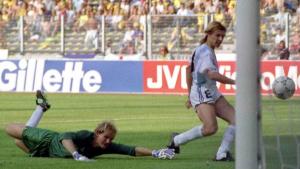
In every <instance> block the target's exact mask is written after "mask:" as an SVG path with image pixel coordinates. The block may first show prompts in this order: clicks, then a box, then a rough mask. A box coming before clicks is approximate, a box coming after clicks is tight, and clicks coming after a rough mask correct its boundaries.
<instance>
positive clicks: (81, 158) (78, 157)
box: [72, 151, 92, 161]
mask: <svg viewBox="0 0 300 169" xmlns="http://www.w3.org/2000/svg"><path fill="white" fill-rule="evenodd" d="M72 156H73V158H74V160H76V161H92V160H90V159H89V158H87V157H86V156H84V155H81V154H79V153H78V152H77V151H75V152H74V153H72Z"/></svg>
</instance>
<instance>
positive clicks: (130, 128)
mask: <svg viewBox="0 0 300 169" xmlns="http://www.w3.org/2000/svg"><path fill="white" fill-rule="evenodd" d="M227 98H228V99H229V101H230V102H231V103H232V104H233V105H234V97H227ZM48 99H49V101H50V103H51V104H52V108H51V109H50V110H49V111H48V112H46V113H45V115H44V117H43V119H42V120H41V122H40V124H39V126H38V127H41V128H48V129H52V130H55V131H76V130H81V129H88V130H93V129H94V128H95V127H96V125H97V124H98V123H99V122H101V121H102V120H113V121H114V122H115V124H116V126H117V128H118V135H117V137H116V139H115V142H119V143H123V144H129V145H136V146H144V147H148V148H152V149H155V148H162V147H165V146H166V144H167V143H168V141H169V136H170V133H172V132H174V131H176V132H182V131H185V130H187V129H190V128H191V127H193V126H195V125H198V124H199V123H200V122H199V120H198V119H197V117H196V115H195V113H194V112H193V111H192V110H187V109H185V107H184V102H185V100H186V96H179V95H118V94H115V95H109V94H105V95H102V94H48ZM34 100H35V96H34V94H33V93H1V94H0V105H1V106H0V115H1V116H0V124H1V128H0V148H1V149H0V168H1V169H19V168H20V169H21V168H22V169H69V168H70V169H83V168H85V169H95V168H103V169H233V168H234V162H214V161H212V159H213V157H214V155H215V152H216V151H217V148H218V146H219V144H220V141H221V138H222V134H223V131H224V130H225V127H226V123H224V122H223V121H221V120H220V121H219V131H218V133H217V134H216V135H214V136H211V137H209V138H204V139H200V140H196V141H193V142H191V143H189V144H186V145H184V146H182V148H181V154H179V155H177V156H176V157H175V159H174V160H159V159H154V158H151V157H130V156H122V155H103V156H99V157H98V158H97V159H96V161H94V162H91V163H83V162H76V161H74V160H73V159H58V158H57V159H55V158H30V157H28V156H27V155H26V154H25V153H23V152H22V151H21V150H19V149H18V148H17V147H16V146H15V145H14V142H13V140H12V139H11V138H9V137H8V136H7V135H6V134H5V133H4V131H3V128H4V126H5V125H6V124H8V123H10V122H20V123H25V122H26V120H27V119H28V118H29V117H30V115H31V113H32V111H33V109H34V108H35V103H34ZM297 104H298V105H299V98H295V99H292V100H289V101H288V102H283V101H280V100H278V99H274V98H271V99H270V98H269V97H265V98H263V102H262V107H263V113H264V114H263V119H264V125H263V129H264V133H265V135H266V139H267V141H269V142H270V145H272V143H274V142H273V140H274V138H275V137H274V136H275V135H276V133H278V130H276V129H274V127H273V126H274V125H275V126H276V124H277V123H278V122H276V120H274V119H276V118H285V115H286V117H288V116H287V114H289V113H286V112H290V111H289V107H291V106H290V105H297ZM272 105H276V106H278V107H279V109H276V111H275V110H273V109H272V108H270V107H272ZM298 108H299V107H298ZM298 110H300V109H298ZM264 111H266V113H265V112H264ZM273 112H274V113H273ZM278 112H283V113H278ZM276 113H277V114H276ZM293 115H295V117H297V118H298V120H299V116H300V115H297V114H296V113H294V114H293ZM274 116H280V117H276V118H275V117H274ZM281 116H284V117H281ZM293 120H294V119H293ZM298 122H299V121H298ZM288 124H290V123H287V124H285V123H284V124H283V125H287V126H288ZM287 128H288V127H287ZM299 130H300V129H299ZM280 131H283V134H287V135H288V134H290V133H289V131H288V130H280ZM292 149H293V148H292ZM296 154H297V153H296ZM289 159H290V158H289Z"/></svg>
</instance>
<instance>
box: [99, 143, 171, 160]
mask: <svg viewBox="0 0 300 169" xmlns="http://www.w3.org/2000/svg"><path fill="white" fill-rule="evenodd" d="M105 153H107V154H123V155H130V156H152V157H154V158H160V159H172V158H173V157H174V155H175V153H174V150H173V149H158V150H151V149H148V148H145V147H134V146H128V145H124V144H116V143H112V144H111V145H110V146H109V147H108V148H107V150H106V152H105Z"/></svg>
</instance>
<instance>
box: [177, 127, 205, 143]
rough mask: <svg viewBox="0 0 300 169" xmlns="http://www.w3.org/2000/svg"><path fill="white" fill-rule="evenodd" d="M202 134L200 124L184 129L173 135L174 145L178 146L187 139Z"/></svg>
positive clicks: (189, 139)
mask: <svg viewBox="0 0 300 169" xmlns="http://www.w3.org/2000/svg"><path fill="white" fill-rule="evenodd" d="M202 136H203V134H202V125H200V126H196V127H194V128H192V129H190V130H188V131H185V132H183V133H181V134H179V135H176V136H175V137H174V144H175V146H179V145H181V144H185V143H187V142H189V141H192V140H195V139H197V138H201V137H202Z"/></svg>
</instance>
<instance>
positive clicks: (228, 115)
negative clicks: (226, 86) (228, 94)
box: [216, 96, 235, 161]
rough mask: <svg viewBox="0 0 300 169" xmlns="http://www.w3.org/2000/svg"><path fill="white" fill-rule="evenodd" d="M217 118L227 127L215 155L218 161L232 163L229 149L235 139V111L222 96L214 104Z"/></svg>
mask: <svg viewBox="0 0 300 169" xmlns="http://www.w3.org/2000/svg"><path fill="white" fill-rule="evenodd" d="M216 112H217V116H218V117H220V118H221V119H223V120H225V121H227V122H228V124H229V126H228V127H227V129H226V130H225V132H224V135H223V139H222V142H221V145H220V147H219V149H218V152H217V154H216V160H218V161H232V160H233V158H232V157H231V154H230V147H231V144H232V142H233V141H234V137H235V110H234V108H233V106H232V105H230V104H229V103H228V101H227V100H226V99H225V98H224V97H223V96H222V97H220V98H219V99H218V101H217V102H216Z"/></svg>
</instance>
